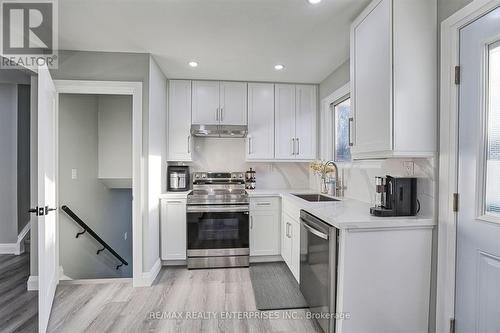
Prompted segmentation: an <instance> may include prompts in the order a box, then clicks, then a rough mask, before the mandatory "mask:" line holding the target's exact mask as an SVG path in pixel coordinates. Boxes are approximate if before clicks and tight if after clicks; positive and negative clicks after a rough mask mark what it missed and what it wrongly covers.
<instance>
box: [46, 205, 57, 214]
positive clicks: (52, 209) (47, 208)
mask: <svg viewBox="0 0 500 333" xmlns="http://www.w3.org/2000/svg"><path fill="white" fill-rule="evenodd" d="M54 210H57V208H49V206H45V215H48V214H49V213H50V212H52V211H54Z"/></svg>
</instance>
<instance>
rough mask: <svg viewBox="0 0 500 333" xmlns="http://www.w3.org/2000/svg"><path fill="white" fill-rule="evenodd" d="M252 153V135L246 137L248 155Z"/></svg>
mask: <svg viewBox="0 0 500 333" xmlns="http://www.w3.org/2000/svg"><path fill="white" fill-rule="evenodd" d="M252 153H253V151H252V137H251V136H249V137H248V155H251V154H252Z"/></svg>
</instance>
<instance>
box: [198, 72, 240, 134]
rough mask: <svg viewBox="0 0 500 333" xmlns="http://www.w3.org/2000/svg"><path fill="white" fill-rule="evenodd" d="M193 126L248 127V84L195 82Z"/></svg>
mask: <svg viewBox="0 0 500 333" xmlns="http://www.w3.org/2000/svg"><path fill="white" fill-rule="evenodd" d="M192 103H193V108H192V116H193V121H192V122H193V124H197V125H218V124H224V125H246V124H247V83H246V82H219V81H193V94H192Z"/></svg>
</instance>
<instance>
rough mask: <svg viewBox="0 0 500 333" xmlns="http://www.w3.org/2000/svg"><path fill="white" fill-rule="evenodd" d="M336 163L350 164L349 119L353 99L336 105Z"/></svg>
mask: <svg viewBox="0 0 500 333" xmlns="http://www.w3.org/2000/svg"><path fill="white" fill-rule="evenodd" d="M334 112H335V161H336V162H350V161H351V148H350V147H349V118H350V117H351V99H350V98H347V99H345V100H343V101H342V102H340V103H338V104H335V106H334Z"/></svg>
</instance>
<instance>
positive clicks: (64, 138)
mask: <svg viewBox="0 0 500 333" xmlns="http://www.w3.org/2000/svg"><path fill="white" fill-rule="evenodd" d="M99 98H100V97H99V96H96V95H72V94H62V95H60V100H59V207H60V206H62V205H67V206H68V207H70V208H71V209H72V210H73V211H74V212H75V213H76V214H77V215H78V216H79V217H80V218H81V219H82V220H83V221H84V222H85V223H87V224H88V225H89V226H90V227H91V228H92V229H93V230H94V231H95V232H96V233H97V234H98V235H99V236H100V237H101V238H102V239H103V240H104V241H105V242H106V243H108V244H109V245H110V246H111V247H112V248H113V249H114V250H115V251H116V252H117V253H118V254H119V255H120V256H122V257H123V258H124V259H125V260H126V261H127V262H128V263H129V265H128V266H123V267H122V268H120V270H116V269H115V266H116V265H117V264H118V263H119V261H118V260H117V259H116V258H114V257H113V256H112V255H111V254H110V253H109V252H108V251H107V250H105V251H103V252H101V254H99V255H98V256H97V255H96V251H97V249H98V248H100V245H99V244H98V243H97V242H96V241H95V240H94V239H93V238H92V237H91V236H90V235H88V234H84V235H82V236H80V237H79V238H78V239H76V238H75V235H76V233H77V232H78V231H79V230H81V228H80V227H79V226H78V225H77V224H76V223H75V222H74V221H73V220H72V219H70V218H69V217H68V216H67V215H66V214H65V213H64V212H62V211H61V213H60V215H59V216H60V220H59V242H60V244H59V249H60V250H59V251H60V264H61V265H62V266H63V269H64V273H65V275H67V276H69V277H71V278H74V279H87V278H113V277H131V276H132V266H133V262H132V192H131V190H115V189H114V190H110V189H108V188H106V187H105V185H104V184H103V183H101V182H100V181H99V180H98V105H99ZM125 98H126V97H125ZM129 102H131V99H129ZM131 110H132V107H131V106H130V107H129V108H126V109H124V110H122V111H123V112H129V113H131ZM130 117H131V115H130ZM122 130H123V131H130V132H131V131H132V128H123V129H122ZM130 144H132V143H131V142H130ZM129 163H130V164H132V160H130V161H129ZM72 169H76V171H77V179H72ZM125 233H127V236H128V237H127V239H126V240H125V239H124V234H125Z"/></svg>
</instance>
